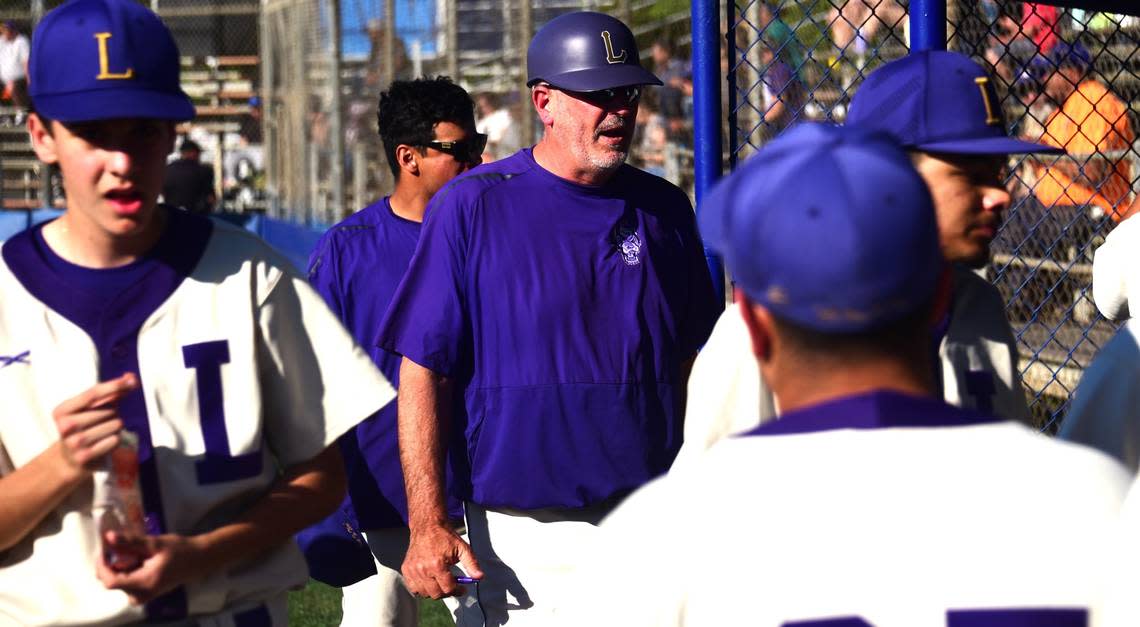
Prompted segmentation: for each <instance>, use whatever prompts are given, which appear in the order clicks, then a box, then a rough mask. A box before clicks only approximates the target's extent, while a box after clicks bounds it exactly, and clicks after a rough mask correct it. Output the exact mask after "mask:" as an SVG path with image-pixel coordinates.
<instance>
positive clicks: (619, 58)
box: [602, 30, 625, 65]
mask: <svg viewBox="0 0 1140 627" xmlns="http://www.w3.org/2000/svg"><path fill="white" fill-rule="evenodd" d="M602 41H604V42H606V63H609V64H610V65H614V64H617V63H625V50H622V51H621V54H614V42H612V41H610V31H608V30H604V31H602Z"/></svg>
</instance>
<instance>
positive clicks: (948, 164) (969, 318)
mask: <svg viewBox="0 0 1140 627" xmlns="http://www.w3.org/2000/svg"><path fill="white" fill-rule="evenodd" d="M847 124H848V125H850V126H863V127H868V128H874V129H879V130H883V131H886V132H888V133H889V134H891V135H892V136H894V137H895V138H896V139H897V140H898V141H900V142H901V143H902V145H903V146H904V147H905V148H906V149H907V150H908V151H910V153H911V158H912V160H914V162H915V164H916V166H917V168H918V171H919V174H921V175H922V177H923V180H925V181H926V184H927V185H928V186H929V187H930V190H931V193H932V194H933V196H934V208H935V211H936V214H937V219H938V236H939V237H938V239H939V246H940V248H941V250H942V254H943V255H944V257H945V258H946V259H947V260H948V261H950V262H951V263H952V264H953V268H954V272H953V275H952V279H951V281H952V291H951V294H950V304H951V306H950V309H949V313H948V315H947V316H945V317H943V318H942V319H940V320H937V321H935V322H934V324H932V328H931V329H930V333H929V337H928V338H927V340H926V343H927V345H928V346H930V347H932V350H933V349H936V350H937V353H938V360H936V361H935V362H934V363H933V364H932V366H933V368H934V369H935V370H934V372H935V390H936V391H937V392H938V393H939V394H940V395H941V396H942V397H944V398H945V399H946V401H947V402H948V403H950V404H952V405H957V406H960V407H965V408H970V409H976V410H979V411H982V412H986V413H993V414H996V415H998V416H1001V417H1003V418H1010V419H1013V420H1019V421H1023V422H1029V420H1030V416H1029V409H1028V407H1027V406H1026V403H1025V391H1024V390H1023V389H1022V384H1021V377H1020V375H1019V372H1020V370H1019V366H1018V352H1017V345H1016V340H1015V339H1014V336H1013V332H1012V331H1011V330H1010V326H1009V321H1008V320H1007V319H1006V315H1005V305H1004V302H1003V301H1002V298H1001V294H999V293H998V291H997V289H996V288H995V287H994V286H993V285H991V284H990V283H989V282H988V281H986V280H985V279H983V278H982V277H980V276H978V275H977V274H975V272H974V270H976V269H978V268H981V267H983V266H985V264H986V263H987V262H988V261H989V258H990V244H991V243H992V242H993V239H994V236H995V235H996V233H997V229H998V226H999V225H1000V224H1001V221H1002V213H1003V212H1004V211H1005V210H1006V208H1008V206H1009V202H1010V195H1009V192H1008V191H1007V190H1006V189H1005V186H1004V182H1003V172H1004V168H1005V162H1006V159H1007V158H1008V155H1009V154H1013V153H1028V152H1050V151H1052V152H1056V151H1057V150H1058V149H1056V148H1050V147H1048V146H1044V145H1040V144H1034V143H1029V142H1024V141H1021V140H1017V139H1013V138H1010V137H1008V136H1007V135H1006V132H1005V127H1004V126H1003V122H1002V118H1001V108H1000V102H999V101H998V99H997V96H996V94H995V93H994V90H993V86H992V85H991V83H990V79H989V77H987V76H986V75H985V73H984V72H983V71H982V68H981V67H980V66H978V65H977V64H976V63H974V62H973V61H971V60H970V59H969V58H968V57H966V56H963V55H961V54H958V53H956V52H945V51H926V52H917V53H914V54H911V55H908V56H906V57H904V58H902V59H899V60H897V61H893V62H891V63H888V64H886V65H884V66H883V67H881V68H879V69H878V70H876V71H874V72H872V73H871V75H870V76H868V77H867V80H866V81H864V82H863V84H862V85H861V86H860V87H859V91H858V92H856V93H855V97H854V98H853V99H852V101H851V111H850V113H849V114H848V116H847ZM745 337H746V331H745V327H744V324H743V321H742V320H741V318H740V314H739V312H737V311H736V310H735V308H730V309H729V310H728V311H726V312H725V313H724V314H723V315H722V316H721V318H720V320H719V321H718V322H717V326H716V329H715V330H714V331H713V334H712V337H711V338H710V339H709V343H708V344H707V345H706V346H705V348H704V349H703V350H702V351H701V355H700V357H698V358H697V361H696V364H695V365H694V366H693V376H692V378H691V379H690V386H689V390H690V392H689V400H688V407H687V409H686V414H685V445H684V447H682V449H681V454H680V456H679V457H678V463H682V462H687V461H688V459H689V458H690V457H691V456H693V455H697V454H699V453H700V452H701V451H703V450H705V449H707V448H708V447H709V446H710V445H712V444H713V443H714V442H716V441H717V440H719V439H720V438H722V437H724V436H726V435H728V434H730V433H737V432H739V431H743V430H745V429H749V428H752V427H754V426H756V425H757V424H760V423H762V422H767V421H768V420H770V419H772V418H774V417H775V416H776V414H777V413H778V409H779V408H778V400H779V399H773V398H772V395H771V392H770V391H769V390H768V389H767V387H766V386H765V385H764V383H763V381H761V380H760V379H759V378H758V377H757V376H756V366H755V365H754V364H753V363H752V361H751V360H750V359H749V357H748V355H747V353H746V351H745V350H743V348H742V347H743V346H745V345H746V341H745Z"/></svg>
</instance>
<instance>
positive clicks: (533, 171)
mask: <svg viewBox="0 0 1140 627" xmlns="http://www.w3.org/2000/svg"><path fill="white" fill-rule="evenodd" d="M527 68H528V74H529V79H528V83H529V84H530V85H531V102H532V104H533V105H534V108H535V110H536V112H537V113H538V115H539V117H540V119H541V120H542V123H543V126H544V133H543V137H542V140H541V141H540V142H539V143H538V144H537V145H536V146H534V148H533V149H530V148H527V149H523V150H521V151H519V152H517V153H515V154H514V155H512V156H510V157H508V158H506V159H503V160H501V161H496V162H494V163H491V164H486V165H483V166H480V167H479V168H476V169H475V170H473V171H471V172H470V173H468V174H464V175H462V176H460V177H458V178H456V179H455V180H454V181H452V182H451V183H450V184H448V185H447V186H446V187H444V188H443V189H442V190H440V192H439V193H438V194H436V196H435V198H434V199H433V200H432V202H431V204H430V205H429V207H428V209H427V217H426V220H425V222H424V229H423V235H422V237H421V238H420V242H419V245H418V247H417V248H416V253H415V255H414V256H413V257H412V262H411V265H410V266H409V268H408V273H407V274H406V275H405V277H404V280H403V282H402V283H401V284H400V287H399V288H398V289H397V290H396V294H395V296H394V297H393V299H392V305H391V307H389V309H388V315H387V317H386V318H385V321H384V324H383V329H382V331H381V334H380V341H379V344H380V346H381V347H382V348H384V349H386V350H390V351H393V352H397V353H400V354H402V355H403V356H404V360H403V363H402V365H401V367H400V401H399V402H400V409H399V422H400V426H399V436H400V437H399V439H400V455H401V459H402V461H403V465H404V477H405V480H406V481H407V489H408V522H409V526H410V529H411V544H410V547H409V549H408V557H407V559H406V560H405V562H404V567H403V573H404V578H405V581H406V582H407V585H408V587H409V589H410V590H412V591H413V592H415V593H418V594H422V595H426V596H432V597H436V598H439V597H441V596H445V595H452V594H456V593H457V592H458V591H459V586H458V585H457V581H456V580H455V578H454V577H453V576H452V574H451V572H450V570H449V568H450V567H451V566H453V565H455V564H456V563H457V562H458V563H460V564H461V566H462V568H463V569H464V571H465V572H466V573H467V575H469V576H472V577H475V578H480V581H479V583H478V584H473V585H476V586H477V593H478V594H477V598H478V606H477V607H472V608H464V609H461V611H460V615H459V620H458V622H459V624H461V625H468V624H474V625H502V624H504V623H507V621H508V620H509V621H510V623H509V624H510V625H511V626H512V627H515V626H516V625H517V626H519V627H522V626H524V625H532V624H536V625H549V624H550V622H551V620H552V618H553V615H554V614H555V613H556V612H557V611H558V610H559V608H563V607H566V606H568V605H572V604H575V603H580V602H582V600H581V599H578V598H576V597H574V596H572V595H571V594H570V593H569V592H568V590H567V588H566V583H567V581H568V576H569V573H570V572H572V570H573V569H574V568H575V567H576V566H577V565H578V564H579V563H580V553H581V552H582V550H583V549H584V547H586V546H589V545H590V544H591V543H592V541H593V537H594V534H595V533H596V532H597V529H596V527H595V525H596V524H597V522H598V521H599V520H601V518H602V516H604V515H605V514H607V513H609V511H610V510H611V509H612V508H613V506H614V505H615V504H616V503H617V501H618V500H620V499H621V498H623V497H624V496H625V495H626V494H628V493H629V492H630V491H631V490H633V489H634V488H636V487H638V486H640V485H641V484H643V483H645V482H646V481H648V480H650V479H652V478H653V477H655V476H657V475H659V474H661V473H663V472H664V471H665V470H666V469H668V468H669V465H670V463H671V462H672V461H673V457H674V455H676V452H677V448H678V446H679V444H680V436H681V410H682V409H683V405H682V396H683V392H684V389H685V381H686V376H687V368H686V364H687V363H688V361H689V360H690V359H691V358H692V356H693V355H694V354H695V353H696V350H697V347H698V346H700V344H701V342H703V341H704V339H705V337H706V336H707V335H708V331H709V328H710V327H711V326H712V321H713V311H714V310H713V300H714V298H713V295H712V282H711V281H710V279H709V274H708V269H707V266H706V265H705V262H704V255H703V252H702V247H701V243H700V240H699V238H698V236H697V232H696V225H695V224H694V222H695V220H694V218H693V213H692V208H691V206H690V204H689V200H688V198H687V197H686V196H685V194H684V192H682V191H681V190H680V189H678V188H676V187H674V186H673V185H671V184H669V183H668V182H666V181H664V180H663V179H660V178H657V177H655V176H652V175H650V174H648V173H646V172H642V171H641V170H638V169H636V168H633V167H631V166H629V165H626V164H625V160H626V157H627V156H628V154H629V147H630V143H631V142H632V140H633V131H634V120H635V118H636V115H637V106H638V99H639V97H640V93H641V92H640V90H641V86H643V85H646V84H654V83H659V81H657V79H656V77H654V76H653V75H652V74H650V73H649V72H648V71H646V70H645V69H643V68H642V67H641V65H640V64H639V61H638V52H637V46H636V43H635V41H634V38H633V34H632V33H631V32H630V30H629V29H628V28H627V27H626V26H625V25H624V24H622V23H621V22H620V21H618V20H617V19H614V18H612V17H609V16H607V15H603V14H600V13H592V12H577V13H568V14H565V15H562V16H560V17H558V18H555V19H554V20H551V21H550V22H549V23H547V24H546V26H544V27H543V28H542V29H541V30H539V32H538V33H537V34H535V36H534V40H533V41H532V42H531V45H530V50H529V53H528V56H527ZM453 399H456V400H458V399H462V403H459V402H453ZM456 406H458V408H457V411H455V412H454V413H455V414H456V415H455V417H454V419H453V417H452V413H453V409H455V408H456ZM451 430H454V432H456V433H459V432H460V431H461V432H462V433H463V436H464V437H463V439H464V442H465V444H466V453H467V455H468V456H469V457H470V461H471V485H470V489H469V490H468V492H467V495H466V496H467V503H466V505H465V513H466V520H467V531H468V536H469V538H470V541H471V544H470V546H468V544H467V543H465V542H464V541H463V540H462V539H460V538H459V537H458V536H457V535H456V534H455V533H454V531H453V530H452V529H451V527H450V526H449V525H448V524H447V516H446V512H445V507H444V498H443V496H444V490H443V487H444V481H443V454H442V452H443V449H444V442H446V441H447V440H446V434H448V433H449V431H451ZM466 610H470V611H466Z"/></svg>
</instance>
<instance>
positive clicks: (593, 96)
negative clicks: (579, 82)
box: [551, 85, 641, 109]
mask: <svg viewBox="0 0 1140 627" xmlns="http://www.w3.org/2000/svg"><path fill="white" fill-rule="evenodd" d="M551 87H553V88H554V89H557V90H558V91H562V92H565V93H567V94H570V96H571V97H572V98H577V99H578V100H582V101H584V102H588V103H590V104H592V105H594V106H595V107H598V108H600V109H606V108H608V107H614V106H619V107H623V106H625V105H632V104H634V103H636V102H637V101H638V100H640V99H641V86H640V85H630V86H629V87H612V88H610V89H598V90H595V91H573V90H570V89H562V88H561V87H554V86H553V85H551Z"/></svg>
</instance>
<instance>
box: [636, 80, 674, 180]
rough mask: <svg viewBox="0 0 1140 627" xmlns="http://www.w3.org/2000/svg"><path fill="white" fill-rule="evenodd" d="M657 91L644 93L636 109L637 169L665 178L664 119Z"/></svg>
mask: <svg viewBox="0 0 1140 627" xmlns="http://www.w3.org/2000/svg"><path fill="white" fill-rule="evenodd" d="M659 93H660V92H658V91H646V93H645V95H644V96H642V97H641V104H640V106H639V107H638V109H637V138H638V139H637V144H636V145H637V156H638V159H639V161H640V164H639V167H640V168H641V169H642V170H645V171H646V172H649V173H650V174H654V175H656V176H660V177H662V178H664V177H665V152H666V151H665V144H666V141H667V140H666V132H665V118H664V117H663V116H662V115H661V111H660V109H659V108H658V105H657V97H656V96H657V95H658V94H659Z"/></svg>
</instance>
